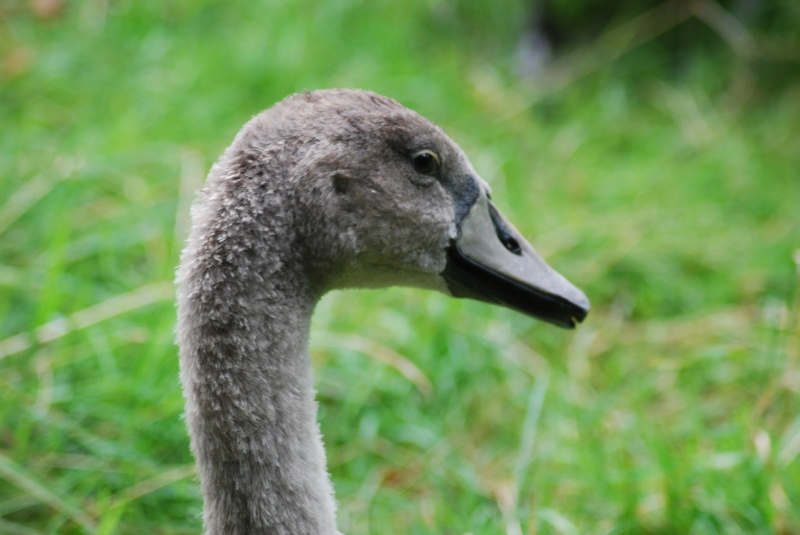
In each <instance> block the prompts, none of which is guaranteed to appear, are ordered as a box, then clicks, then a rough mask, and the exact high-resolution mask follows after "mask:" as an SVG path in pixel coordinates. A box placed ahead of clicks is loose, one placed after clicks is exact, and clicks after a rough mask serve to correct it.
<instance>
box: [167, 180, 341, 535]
mask: <svg viewBox="0 0 800 535" xmlns="http://www.w3.org/2000/svg"><path fill="white" fill-rule="evenodd" d="M226 181H227V182H231V181H232V182H236V181H237V179H236V178H235V177H230V176H227V177H226V176H225V173H223V172H222V170H221V168H219V167H218V168H216V169H214V170H212V173H211V178H210V179H209V188H208V189H207V193H206V194H205V198H204V199H203V200H202V201H201V203H199V204H198V205H197V206H196V207H195V210H194V213H193V220H194V224H193V229H192V234H191V236H190V238H189V241H188V243H187V246H186V249H185V250H184V253H183V256H182V259H181V268H180V271H179V273H178V280H179V283H180V289H179V295H178V309H179V314H178V315H179V318H178V338H179V342H180V346H181V349H180V360H181V381H182V383H183V390H184V396H185V397H186V421H187V424H188V427H189V433H190V435H191V444H192V451H193V452H194V455H195V457H196V459H197V464H198V468H199V471H200V480H201V483H202V489H203V495H204V499H205V505H204V520H205V526H206V533H207V534H208V535H233V534H237V535H238V534H242V535H244V534H247V535H253V534H286V535H289V534H291V535H300V534H326V535H327V534H335V533H338V531H337V529H336V523H335V503H334V500H333V496H332V488H331V485H330V482H329V479H328V475H327V472H326V468H325V453H324V449H323V446H322V440H321V438H320V433H319V428H318V424H317V421H316V413H317V406H316V403H315V401H314V390H313V384H312V374H311V365H310V361H309V357H308V352H307V340H308V333H309V325H310V319H311V313H312V311H313V308H314V305H315V304H316V302H317V300H318V297H319V296H318V295H316V293H315V291H314V290H313V288H312V285H311V284H310V283H309V282H308V280H307V278H306V276H305V274H304V272H303V270H302V266H301V265H300V261H299V260H298V259H297V258H298V257H297V254H296V253H295V252H293V250H292V232H291V228H292V221H291V217H290V214H291V211H290V210H289V209H288V207H290V206H291V199H288V198H286V197H285V196H282V195H280V194H276V195H273V196H271V197H270V198H269V200H268V201H267V202H265V203H262V204H260V205H258V206H255V205H254V204H253V202H252V200H253V195H252V192H247V191H246V190H247V188H246V187H242V184H241V183H240V184H238V185H235V184H231V185H230V186H228V185H227V182H226ZM237 192H238V193H237Z"/></svg>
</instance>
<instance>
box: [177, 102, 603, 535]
mask: <svg viewBox="0 0 800 535" xmlns="http://www.w3.org/2000/svg"><path fill="white" fill-rule="evenodd" d="M424 150H430V151H432V152H434V153H435V154H436V155H438V157H439V159H440V161H441V170H440V172H439V173H438V174H437V175H436V176H430V175H427V174H424V173H419V172H417V171H415V168H414V166H413V165H411V164H410V160H411V158H412V157H413V155H414V154H417V153H419V151H424ZM487 189H488V188H487V187H486V185H485V183H483V182H482V181H481V180H480V179H479V178H478V177H477V175H476V173H475V171H474V170H473V169H472V167H471V165H470V163H469V161H468V160H467V158H466V156H465V155H464V153H463V152H462V151H461V150H460V149H459V147H458V146H457V145H456V144H455V143H454V142H453V141H451V140H450V139H449V138H448V137H447V136H446V135H445V134H444V133H443V132H442V131H441V130H440V129H439V128H438V127H436V126H435V125H433V124H432V123H431V122H430V121H428V120H427V119H424V118H422V117H420V116H419V115H418V114H416V113H414V112H412V111H410V110H408V109H406V108H404V107H402V106H401V105H399V104H398V103H397V102H395V101H393V100H391V99H388V98H385V97H382V96H379V95H376V94H373V93H369V92H365V91H349V90H326V91H317V92H313V93H304V94H298V95H294V96H291V97H289V98H287V99H286V100H284V101H283V102H280V103H278V104H276V105H275V106H273V107H272V108H270V109H268V110H266V111H264V112H262V113H261V114H259V115H257V116H255V117H254V118H253V119H252V120H251V121H250V122H248V123H247V124H246V125H245V126H244V128H242V130H241V131H240V132H239V134H238V135H237V136H236V139H235V140H234V142H233V144H232V145H231V146H230V147H229V148H228V149H227V150H226V151H225V153H224V154H223V155H222V157H221V158H220V160H219V161H218V162H217V163H216V164H215V165H214V166H213V167H212V169H211V171H210V173H209V176H208V179H207V182H206V185H205V188H204V189H203V190H202V192H201V193H200V195H199V199H198V201H197V202H196V203H195V205H194V207H193V211H192V230H191V234H190V236H189V239H188V241H187V244H186V248H185V250H184V251H183V254H182V257H181V265H180V268H179V270H178V282H179V290H178V341H179V344H180V363H181V381H182V384H183V389H184V395H185V397H186V421H187V424H188V428H189V433H190V435H191V447H192V451H193V453H194V455H195V457H196V459H197V465H198V468H199V474H200V481H201V484H202V490H203V496H204V499H205V506H204V522H205V528H206V532H207V533H208V534H209V535H223V534H224V535H233V534H237V535H238V534H242V535H243V534H248V535H253V534H270V535H289V534H292V535H301V534H335V533H338V531H337V529H336V521H335V502H334V498H333V494H332V487H331V485H330V482H329V479H328V475H327V471H326V466H325V453H324V450H323V446H322V440H321V437H320V433H319V428H318V425H317V421H316V413H317V406H316V403H315V401H314V390H313V382H312V374H311V364H310V361H309V357H308V351H307V340H308V333H309V324H310V319H311V314H312V311H313V309H314V306H315V304H316V303H317V301H318V300H319V299H320V297H321V296H322V295H323V294H324V293H325V292H327V291H329V290H331V289H334V288H345V287H381V286H389V285H407V286H416V287H422V288H429V289H435V290H439V291H442V292H445V293H448V294H449V293H451V291H450V289H449V288H448V285H447V284H446V282H445V280H444V279H443V277H442V272H443V271H444V270H445V267H446V264H447V262H448V260H447V254H446V250H447V247H448V246H449V245H450V244H451V243H452V242H453V240H454V239H455V238H456V237H457V235H458V232H459V226H458V225H459V222H460V220H461V219H462V218H463V217H464V216H465V214H466V213H467V211H469V210H470V207H471V206H473V204H475V203H476V198H477V197H478V195H479V193H480V192H481V191H484V192H485V191H486V190H487ZM487 217H488V216H487ZM512 230H513V227H512ZM498 235H499V234H498ZM520 239H521V238H520ZM581 295H582V294H581ZM584 299H585V297H584ZM586 306H587V308H588V301H587V302H586Z"/></svg>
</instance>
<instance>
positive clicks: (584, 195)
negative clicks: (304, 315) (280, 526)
mask: <svg viewBox="0 0 800 535" xmlns="http://www.w3.org/2000/svg"><path fill="white" fill-rule="evenodd" d="M746 4H747V2H730V3H722V4H717V3H715V2H712V1H711V0H706V1H703V0H694V1H693V2H675V3H666V4H659V3H657V2H651V3H635V2H622V3H613V4H611V3H603V4H600V3H596V2H591V3H590V2H588V1H586V0H584V1H578V0H573V1H569V2H568V1H566V0H565V1H562V2H552V3H551V4H549V6H550V7H549V15H548V16H549V17H551V21H555V22H553V24H555V23H556V22H557V23H558V24H560V25H561V26H563V27H566V28H567V29H568V30H569V31H568V32H567V31H563V33H565V34H566V37H565V38H566V41H559V42H557V43H556V45H557V46H556V48H555V58H554V60H553V61H552V63H550V64H548V65H545V66H544V67H543V68H542V69H541V70H539V71H537V72H536V73H533V74H532V75H531V76H529V77H528V78H526V79H523V80H520V79H518V78H517V73H518V72H519V65H518V63H517V62H518V58H519V57H520V48H519V47H520V44H519V43H520V39H521V37H522V36H523V34H525V32H526V31H529V30H530V28H531V24H532V22H531V21H532V20H536V19H535V17H534V16H533V14H532V13H533V12H532V8H531V7H530V6H528V5H526V4H524V3H522V2H480V1H478V0H471V1H460V2H456V1H446V0H438V1H437V0H430V1H423V0H412V1H406V2H384V1H380V2H364V1H359V0H337V1H331V2H311V1H307V0H301V1H296V2H278V1H266V0H265V1H253V2H222V1H216V0H214V1H212V0H201V1H196V0H192V1H190V0H182V1H155V0H146V1H136V2H134V1H133V0H120V1H106V0H84V1H77V0H75V1H66V2H63V3H62V2H60V1H58V0H31V1H30V2H23V1H21V0H17V1H12V0H0V14H1V16H2V19H0V20H1V21H2V24H0V532H4V533H6V532H7V533H13V534H17V533H19V534H29V533H83V532H88V533H101V534H108V533H148V534H149V533H198V532H200V529H201V527H200V519H199V516H198V515H199V512H200V508H201V502H200V497H199V493H198V491H197V485H196V481H195V480H194V479H193V477H194V476H193V472H192V460H191V457H190V454H189V450H188V440H187V438H186V435H185V431H184V426H183V422H182V421H181V418H180V415H181V411H182V398H181V394H180V388H179V384H178V380H177V358H176V354H177V351H176V348H175V346H174V345H173V326H174V315H175V314H174V306H173V304H172V301H171V299H172V298H171V288H170V281H171V280H172V278H173V270H174V267H175V265H176V264H177V259H178V254H179V251H180V248H181V246H182V239H183V237H184V236H185V233H186V224H187V213H188V203H189V202H190V200H191V197H192V192H193V191H194V190H195V189H197V188H198V187H199V186H200V184H201V183H202V180H203V177H204V175H205V173H206V171H207V169H208V167H209V166H210V164H211V163H212V162H213V161H214V160H215V159H216V158H217V156H218V155H219V154H220V152H221V151H222V150H223V149H224V147H225V146H226V145H227V144H228V143H229V142H230V140H231V139H232V137H233V136H234V134H235V133H236V131H237V130H238V129H239V127H240V126H241V125H242V124H243V123H244V122H245V121H246V120H247V119H248V118H249V117H251V116H252V115H253V114H255V113H257V112H258V111H260V110H261V109H263V108H265V107H267V106H269V105H271V104H272V103H274V102H275V101H277V100H280V99H281V98H283V97H284V96H285V95H287V94H289V93H292V92H296V91H302V90H305V89H309V90H311V89H317V88H322V87H363V88H367V89H372V90H375V91H377V92H379V93H383V94H386V95H389V96H391V97H394V98H396V99H397V100H399V101H400V102H402V103H403V104H405V105H406V106H409V107H411V108H413V109H416V110H417V111H419V112H420V113H422V114H423V115H425V116H427V117H429V118H431V119H432V120H434V121H435V122H436V123H437V124H439V125H441V126H442V127H443V128H444V129H445V130H446V131H447V132H448V133H449V134H450V135H451V136H452V137H453V138H454V139H456V140H457V141H458V142H459V143H460V144H461V145H462V147H463V148H464V149H465V150H466V152H467V153H468V154H469V155H470V157H471V159H472V161H473V164H474V165H475V168H476V169H477V170H478V172H479V173H481V175H482V176H483V177H484V178H485V179H487V180H488V181H489V182H490V184H491V186H492V188H493V192H494V193H493V198H494V199H496V200H497V202H498V203H499V205H500V206H501V208H502V209H503V210H504V211H505V212H507V213H508V215H509V216H510V218H511V219H512V220H514V222H515V223H516V224H517V226H518V227H519V228H520V230H522V231H523V232H524V233H525V234H526V235H528V236H529V237H530V238H531V241H532V242H533V243H534V245H536V246H537V248H538V249H539V250H540V252H541V253H543V255H544V256H545V257H547V259H548V260H549V261H550V262H551V263H552V264H553V265H554V266H555V267H556V268H557V269H558V270H559V271H561V272H562V273H564V274H565V275H566V276H568V277H569V278H570V279H571V280H573V281H574V282H575V283H577V284H578V285H579V286H581V287H582V288H583V289H585V290H586V293H587V294H588V295H589V296H590V298H591V299H592V303H593V311H592V313H591V314H590V316H589V319H588V320H587V322H586V323H585V324H584V325H583V326H581V327H580V328H579V329H578V330H577V331H575V332H564V331H560V330H556V329H555V328H553V327H550V326H547V325H543V324H540V323H538V322H535V321H533V320H530V319H528V318H524V317H521V316H520V315H518V314H515V313H513V312H510V311H506V310H501V309H497V308H492V307H490V306H488V305H484V304H481V303H476V302H468V301H459V300H454V299H450V298H448V297H445V296H442V295H437V294H432V293H425V292H422V291H419V290H408V289H390V290H384V291H370V292H351V293H334V294H332V295H329V296H326V297H325V299H324V300H323V301H322V303H321V304H320V307H319V308H318V310H317V312H316V315H315V318H314V327H313V332H312V340H311V347H312V358H313V360H314V362H315V366H316V369H315V373H316V377H317V381H318V385H317V388H318V398H319V401H320V422H321V427H322V431H323V434H324V435H325V441H326V444H327V448H328V454H329V464H330V470H331V473H332V479H333V482H334V485H335V487H336V489H337V493H338V498H339V503H340V528H341V529H342V531H344V532H346V533H350V534H362V533H369V532H372V533H409V532H410V533H442V532H445V533H453V534H462V533H473V534H475V535H478V534H490V533H509V534H513V533H545V534H547V533H562V534H564V533H566V534H571V533H596V534H611V533H663V534H673V533H748V534H751V533H765V534H766V533H782V534H788V533H795V532H798V531H800V514H799V513H798V511H800V456H799V455H800V410H798V407H800V315H799V314H798V299H800V297H799V296H798V292H797V289H798V280H799V277H800V272H799V271H798V270H799V269H800V253H798V250H800V215H798V214H800V210H798V206H800V174H799V172H798V169H800V76H798V75H799V74H800V61H799V60H800V57H798V51H799V50H800V35H799V34H800V8H799V7H798V4H797V3H796V2H793V1H789V0H784V1H777V2H766V1H765V2H763V3H757V4H758V6H759V9H758V11H757V14H756V15H754V16H753V18H751V19H748V20H745V18H743V16H742V15H741V11H740V6H743V5H746ZM651 7H653V9H654V11H653V10H651V11H648V9H651ZM673 8H674V9H673ZM659 9H661V10H659ZM675 9H679V10H680V9H682V10H683V11H677V12H676V11H675ZM737 10H739V11H737ZM670 13H672V14H671V15H670ZM675 13H677V15H675ZM731 13H733V14H734V15H731ZM636 17H640V18H636ZM641 17H644V18H641ZM730 17H733V18H730ZM737 17H739V18H737ZM559 21H560V22H559ZM659 24H661V26H659ZM614 28H617V30H614ZM619 28H622V29H621V30H619ZM657 28H661V29H662V30H663V31H656V29H657ZM573 32H574V33H573ZM397 359H407V360H408V361H410V362H412V363H413V364H414V365H415V366H416V367H417V368H418V369H419V370H420V372H421V373H422V374H424V376H425V377H427V382H426V381H425V380H423V379H420V378H419V376H410V377H407V376H406V375H403V374H402V373H400V372H399V371H398V369H397V368H395V367H392V366H391V365H387V364H385V362H392V361H395V362H396V361H397Z"/></svg>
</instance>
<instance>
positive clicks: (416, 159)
mask: <svg viewBox="0 0 800 535" xmlns="http://www.w3.org/2000/svg"><path fill="white" fill-rule="evenodd" d="M411 165H413V166H414V171H416V172H417V173H419V174H421V175H433V174H435V173H436V172H437V171H438V170H439V157H438V156H436V153H434V152H431V151H429V150H424V151H422V152H418V153H416V154H415V155H414V156H412V157H411Z"/></svg>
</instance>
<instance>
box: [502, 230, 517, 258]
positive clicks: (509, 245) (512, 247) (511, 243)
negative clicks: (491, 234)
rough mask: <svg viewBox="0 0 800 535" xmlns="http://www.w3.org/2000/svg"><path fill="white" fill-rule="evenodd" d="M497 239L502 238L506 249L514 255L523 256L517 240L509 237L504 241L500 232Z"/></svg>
mask: <svg viewBox="0 0 800 535" xmlns="http://www.w3.org/2000/svg"><path fill="white" fill-rule="evenodd" d="M497 237H498V238H500V241H501V242H502V243H503V245H505V246H506V249H508V250H509V251H511V252H512V253H514V254H518V255H521V254H522V249H521V248H520V246H519V242H518V241H517V240H515V239H514V238H512V237H511V236H507V237H506V238H505V239H503V237H501V236H500V233H499V232H498V233H497Z"/></svg>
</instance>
